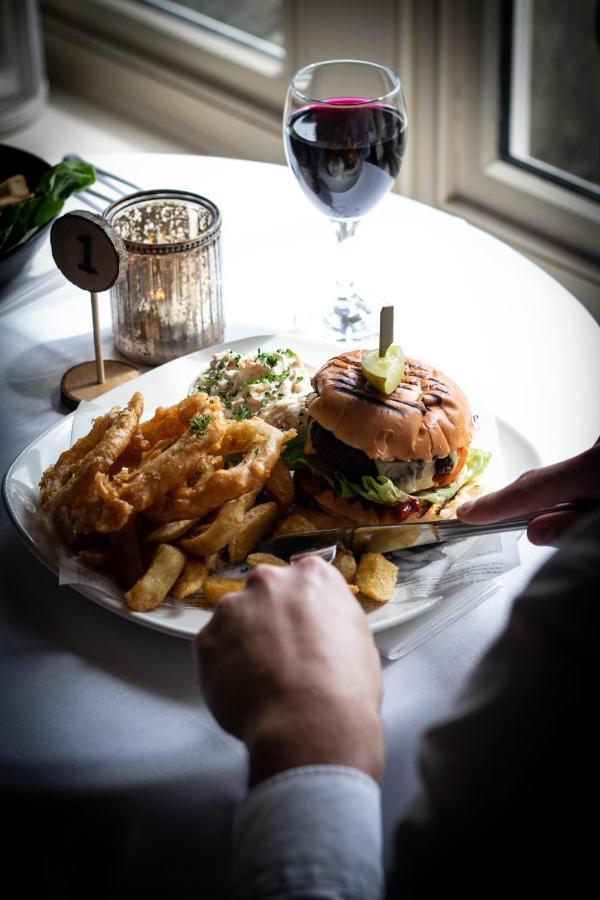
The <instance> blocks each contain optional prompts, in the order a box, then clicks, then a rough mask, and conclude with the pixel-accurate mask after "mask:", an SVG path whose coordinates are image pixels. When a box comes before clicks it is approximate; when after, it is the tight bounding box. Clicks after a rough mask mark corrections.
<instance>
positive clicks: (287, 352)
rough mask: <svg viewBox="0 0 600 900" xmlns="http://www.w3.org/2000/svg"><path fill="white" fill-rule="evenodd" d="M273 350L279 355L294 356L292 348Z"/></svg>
mask: <svg viewBox="0 0 600 900" xmlns="http://www.w3.org/2000/svg"><path fill="white" fill-rule="evenodd" d="M275 352H276V353H279V354H280V355H281V356H290V357H292V356H296V354H295V353H294V351H293V350H290V348H289V347H288V348H287V350H276V351H275Z"/></svg>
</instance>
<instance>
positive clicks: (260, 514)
mask: <svg viewBox="0 0 600 900" xmlns="http://www.w3.org/2000/svg"><path fill="white" fill-rule="evenodd" d="M277 514H278V509H277V504H276V503H273V502H271V501H269V502H268V503H259V505H258V506H253V507H252V509H250V510H249V511H248V512H247V513H246V515H245V516H244V518H243V519H242V523H241V525H240V526H239V528H238V529H237V531H236V533H235V537H234V538H233V540H232V541H230V542H229V559H230V561H231V562H232V563H241V562H243V561H244V560H245V559H246V557H247V556H248V554H249V553H250V551H251V550H254V548H255V547H256V545H257V544H260V542H261V541H262V539H263V538H264V537H265V536H266V535H267V534H268V533H269V531H270V530H271V528H272V527H273V525H274V524H275V520H276V519H277Z"/></svg>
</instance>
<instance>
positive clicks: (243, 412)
mask: <svg viewBox="0 0 600 900" xmlns="http://www.w3.org/2000/svg"><path fill="white" fill-rule="evenodd" d="M233 418H234V419H237V420H238V422H241V421H242V419H251V418H252V411H251V410H250V409H248V407H247V406H246V405H245V404H242V405H241V406H240V407H239V409H236V410H234V412H233Z"/></svg>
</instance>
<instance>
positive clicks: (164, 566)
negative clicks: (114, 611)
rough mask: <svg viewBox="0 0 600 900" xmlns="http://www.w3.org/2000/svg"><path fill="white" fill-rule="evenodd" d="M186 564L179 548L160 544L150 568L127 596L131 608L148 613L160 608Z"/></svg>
mask: <svg viewBox="0 0 600 900" xmlns="http://www.w3.org/2000/svg"><path fill="white" fill-rule="evenodd" d="M185 562H186V557H185V554H184V553H182V552H181V550H178V549H177V547H173V546H172V545H171V544H158V546H157V548H156V550H155V551H154V556H153V557H152V562H151V564H150V568H149V569H148V570H147V571H146V572H145V573H144V574H143V575H142V577H141V578H140V579H139V581H136V583H135V584H134V586H133V587H132V588H131V590H129V591H127V593H126V594H125V599H126V600H127V604H128V606H129V608H130V609H133V610H135V611H136V612H148V610H150V609H155V608H156V607H157V606H159V605H160V604H161V603H162V602H163V600H164V599H165V597H166V596H167V594H168V593H169V591H170V589H171V588H172V586H173V585H174V584H175V582H176V581H177V579H178V578H179V575H180V574H181V571H182V569H183V567H184V566H185Z"/></svg>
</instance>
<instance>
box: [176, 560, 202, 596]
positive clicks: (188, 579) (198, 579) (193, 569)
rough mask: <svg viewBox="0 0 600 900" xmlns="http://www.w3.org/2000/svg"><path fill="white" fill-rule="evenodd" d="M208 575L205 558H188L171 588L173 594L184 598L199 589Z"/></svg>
mask: <svg viewBox="0 0 600 900" xmlns="http://www.w3.org/2000/svg"><path fill="white" fill-rule="evenodd" d="M207 575H208V563H207V562H206V560H205V559H191V558H188V560H187V562H186V564H185V566H184V567H183V571H182V573H181V575H180V576H179V578H178V579H177V581H176V583H175V587H174V588H173V591H172V593H173V596H174V597H177V599H178V600H184V599H185V598H186V597H189V595H190V594H194V593H196V591H199V590H200V588H201V587H202V585H203V584H204V582H205V581H206V577H207Z"/></svg>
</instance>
